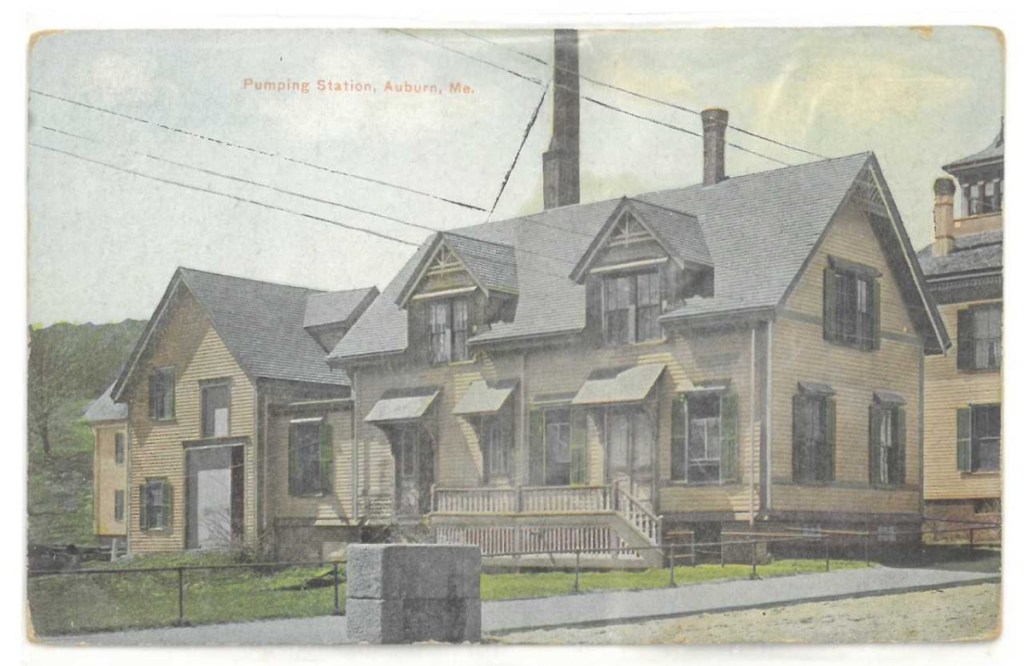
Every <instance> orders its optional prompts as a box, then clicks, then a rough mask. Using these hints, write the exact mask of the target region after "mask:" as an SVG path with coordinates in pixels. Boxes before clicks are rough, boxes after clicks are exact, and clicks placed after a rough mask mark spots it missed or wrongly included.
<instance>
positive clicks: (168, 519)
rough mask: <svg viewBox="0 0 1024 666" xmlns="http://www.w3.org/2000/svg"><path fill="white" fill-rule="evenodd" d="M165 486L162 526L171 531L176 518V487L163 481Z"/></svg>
mask: <svg viewBox="0 0 1024 666" xmlns="http://www.w3.org/2000/svg"><path fill="white" fill-rule="evenodd" d="M162 483H163V486H164V493H163V495H164V505H163V509H164V524H163V525H162V526H161V527H163V528H164V529H168V530H169V529H171V527H172V525H173V522H174V521H173V518H174V486H172V485H171V482H170V481H163V482H162Z"/></svg>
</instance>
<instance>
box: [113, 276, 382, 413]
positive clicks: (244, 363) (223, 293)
mask: <svg viewBox="0 0 1024 666" xmlns="http://www.w3.org/2000/svg"><path fill="white" fill-rule="evenodd" d="M180 289H185V290H187V291H188V292H190V293H191V294H192V295H193V296H194V297H195V299H196V301H198V302H199V305H200V306H201V307H202V309H203V311H204V312H205V314H206V315H207V317H208V318H209V321H210V325H211V326H213V329H214V330H215V331H216V332H217V335H218V336H220V338H221V340H222V341H223V342H224V344H225V345H226V346H227V348H228V349H229V350H230V351H231V353H232V354H233V355H234V357H235V360H236V361H237V362H238V364H239V365H240V366H241V367H242V369H243V370H244V371H245V372H246V374H248V375H249V377H250V378H252V379H279V380H286V381H297V382H310V383H317V384H330V385H336V386H349V384H350V382H349V378H348V376H347V375H346V374H345V373H344V372H343V371H341V370H340V369H334V368H331V367H330V366H329V365H328V364H327V359H326V357H325V355H324V352H323V349H322V348H321V347H320V345H319V344H318V343H317V342H316V340H315V339H314V338H313V337H312V335H310V334H309V333H307V332H306V330H305V328H304V325H305V319H306V310H307V301H308V299H309V297H310V296H311V295H315V294H324V292H322V291H318V290H315V289H307V288H305V287H295V286H291V285H283V284H275V283H272V282H261V281H258V280H250V279H247V278H239V277H231V276H227V275H220V274H217V273H208V272H205V271H198V270H194V269H191V268H179V269H178V270H177V271H175V273H174V276H173V277H172V278H171V282H170V284H169V285H168V287H167V291H166V292H165V293H164V297H163V298H162V299H161V301H160V304H159V305H158V306H157V309H156V312H155V313H154V314H153V317H152V318H151V319H150V321H149V324H147V326H146V330H145V331H144V332H143V334H142V337H141V338H140V340H139V342H138V344H137V345H136V348H135V350H134V351H133V352H132V356H131V359H130V360H129V362H128V364H127V365H126V366H125V370H124V372H122V374H121V376H120V377H119V378H118V380H117V382H116V384H115V387H114V391H113V397H114V399H115V400H119V399H121V397H122V393H123V391H124V387H125V385H126V383H127V382H128V380H129V378H130V377H131V375H132V373H133V372H134V369H135V367H136V365H137V364H138V360H139V358H140V357H141V356H142V355H143V354H144V353H145V351H146V350H147V349H148V347H149V345H150V344H151V343H152V341H153V338H154V333H155V332H157V331H158V330H159V329H161V328H162V326H163V325H164V323H165V319H166V318H167V317H168V311H169V308H168V305H169V304H170V302H171V301H172V300H173V298H174V296H175V294H177V293H178V291H179V290H180ZM355 291H357V292H360V293H361V294H362V295H363V297H365V296H366V291H367V290H365V289H359V290H355ZM336 298H337V300H339V301H341V300H347V299H346V298H343V297H341V296H336Z"/></svg>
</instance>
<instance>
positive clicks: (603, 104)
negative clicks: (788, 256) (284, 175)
mask: <svg viewBox="0 0 1024 666" xmlns="http://www.w3.org/2000/svg"><path fill="white" fill-rule="evenodd" d="M396 32H400V33H401V34H403V35H408V36H409V37H412V38H413V39H418V40H419V41H421V42H425V43H427V44H430V45H431V46H436V47H437V48H439V49H444V50H445V51H451V52H452V53H457V54H459V55H461V56H464V57H466V58H469V59H470V60H475V61H476V62H480V63H483V64H485V65H489V66H491V67H494V68H495V69H499V70H501V71H503V72H506V73H508V74H512V75H513V76H518V77H519V78H521V79H525V80H527V81H529V82H531V83H534V84H536V85H538V86H542V85H544V83H543V82H542V81H540V80H539V79H534V78H532V77H529V76H525V75H523V74H520V73H519V72H516V71H515V70H512V69H509V68H507V67H503V66H501V65H496V64H494V63H493V62H490V61H488V60H483V59H482V58H477V57H476V56H473V55H470V54H468V53H465V52H463V51H459V50H458V49H453V48H451V47H449V46H445V45H443V44H438V43H437V42H432V41H430V40H429V39H424V38H422V37H419V36H416V35H413V34H412V33H408V32H405V31H404V30H396ZM566 71H573V70H566ZM558 85H559V86H561V87H562V88H565V89H566V90H570V91H572V92H575V93H577V94H579V95H580V99H583V100H586V101H588V102H591V103H593V104H596V105H598V106H601V107H604V108H606V109H610V110H612V111H617V112H618V113H622V114H624V115H627V116H631V117H633V118H636V119H638V120H646V121H647V122H649V123H653V124H655V125H660V126H662V127H666V128H668V129H672V130H676V131H678V132H682V133H684V134H689V135H691V136H695V137H698V138H699V137H701V136H702V135H701V134H700V133H699V132H694V131H693V130H689V129H686V128H685V127H680V126H679V125H674V124H672V123H668V122H665V121H663V120H658V119H656V118H651V117H650V116H645V115H643V114H642V113H636V112H633V111H627V110H626V109H623V108H621V107H618V106H615V105H614V104H609V103H607V102H602V101H601V100H598V99H594V98H593V97H589V96H587V95H584V94H582V92H581V91H580V90H579V89H578V88H574V87H573V86H567V85H564V84H558ZM725 144H726V145H727V146H731V147H732V148H735V149H736V150H740V151H742V152H744V153H749V154H751V155H756V156H757V157H760V158H763V159H766V160H768V161H770V162H775V163H776V164H782V165H783V166H792V163H791V162H786V161H783V160H780V159H776V158H774V157H772V156H770V155H765V154H764V153H761V152H758V151H756V150H751V149H750V148H747V147H745V146H741V145H739V144H737V143H732V142H730V141H726V142H725Z"/></svg>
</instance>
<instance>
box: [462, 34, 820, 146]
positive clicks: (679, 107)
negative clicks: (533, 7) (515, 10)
mask: <svg viewBox="0 0 1024 666" xmlns="http://www.w3.org/2000/svg"><path fill="white" fill-rule="evenodd" d="M459 32H461V33H462V34H464V35H467V36H468V37H472V38H474V39H478V40H480V41H482V42H485V43H487V44H491V45H493V46H497V47H498V48H502V49H505V50H506V51H510V52H512V53H515V54H517V55H520V56H522V57H524V58H529V59H530V60H532V61H534V62H537V63H540V64H542V65H545V66H549V67H550V66H551V63H549V62H548V61H547V60H544V59H543V58H538V57H537V56H535V55H533V54H531V53H527V52H526V51H521V50H519V49H517V48H513V47H511V46H508V45H506V44H502V43H500V42H496V41H494V40H491V39H487V38H486V37H482V36H480V35H476V34H474V33H471V32H469V31H467V30H460V31H459ZM554 67H555V69H558V70H561V71H563V72H569V73H570V74H575V75H577V76H579V77H580V78H581V79H583V80H584V81H587V82H588V83H592V84H594V85H596V86H601V87H602V88H608V89H609V90H615V91H618V92H621V93H625V94H627V95H632V96H633V97H637V98H639V99H643V100H647V101H648V102H654V103H655V104H661V105H664V106H667V107H670V108H673V109H677V110H679V111H684V112H686V113H691V114H693V115H696V116H699V115H701V112H700V111H698V110H696V109H691V108H690V107H687V106H683V105H682V104H676V103H675V102H669V101H668V100H664V99H660V98H657V97H652V96H650V95H645V94H643V93H639V92H637V91H635V90H630V89H629V88H623V87H622V86H617V85H614V84H611V83H608V82H606V81H600V80H598V79H595V78H592V77H589V76H584V75H583V74H580V73H579V72H578V71H576V70H571V69H568V68H566V67H561V66H559V65H555V66H554ZM715 122H718V123H721V122H722V121H715ZM723 124H724V123H723ZM727 126H728V127H729V129H731V130H735V131H736V132H739V133H740V134H746V135H747V136H750V137H754V138H756V139H761V140H762V141H767V142H768V143H773V144H775V145H776V146H781V147H782V148H788V149H790V150H795V151H797V152H799V153H803V154H805V155H810V156H811V157H817V158H820V159H828V156H827V155H822V154H820V153H816V152H814V151H811V150H806V149H804V148H800V147H799V146H794V145H793V144H790V143H786V142H784V141H779V140H777V139H773V138H771V137H769V136H765V135H763V134H758V133H757V132H751V131H750V130H747V129H744V128H742V127H739V126H738V125H727Z"/></svg>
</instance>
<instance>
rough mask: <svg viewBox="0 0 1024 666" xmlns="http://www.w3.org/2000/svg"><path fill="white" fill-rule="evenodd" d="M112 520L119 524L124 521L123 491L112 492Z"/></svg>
mask: <svg viewBox="0 0 1024 666" xmlns="http://www.w3.org/2000/svg"><path fill="white" fill-rule="evenodd" d="M114 520H115V521H117V522H119V523H120V522H121V521H123V520H124V491H123V490H115V491H114Z"/></svg>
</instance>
